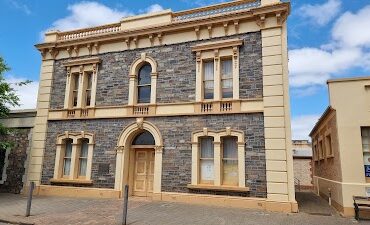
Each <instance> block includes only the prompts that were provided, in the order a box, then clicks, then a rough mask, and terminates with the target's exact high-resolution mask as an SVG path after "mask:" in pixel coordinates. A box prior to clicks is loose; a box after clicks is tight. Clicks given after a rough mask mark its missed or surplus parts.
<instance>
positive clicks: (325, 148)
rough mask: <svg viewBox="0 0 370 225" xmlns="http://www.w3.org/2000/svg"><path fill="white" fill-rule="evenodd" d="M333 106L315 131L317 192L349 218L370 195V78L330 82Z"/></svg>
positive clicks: (312, 133)
mask: <svg viewBox="0 0 370 225" xmlns="http://www.w3.org/2000/svg"><path fill="white" fill-rule="evenodd" d="M328 87H329V96H330V106H329V107H328V108H327V110H326V111H325V113H324V114H323V115H322V116H321V118H320V120H319V121H318V123H317V124H316V125H315V127H314V128H313V130H312V131H311V134H310V136H311V138H312V145H313V158H314V163H313V165H314V169H313V181H314V188H315V191H317V193H318V194H319V195H321V196H323V197H324V198H325V199H329V198H330V202H331V204H332V205H333V206H334V207H335V208H336V209H337V210H338V211H340V212H341V213H342V214H343V215H345V216H351V215H354V209H353V196H369V195H370V183H369V182H370V160H369V158H370V149H369V146H370V77H359V78H348V79H336V80H329V81H328Z"/></svg>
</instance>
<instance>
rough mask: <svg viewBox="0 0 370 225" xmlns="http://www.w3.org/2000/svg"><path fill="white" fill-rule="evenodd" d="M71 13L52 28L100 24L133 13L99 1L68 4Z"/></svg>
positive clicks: (64, 28)
mask: <svg viewBox="0 0 370 225" xmlns="http://www.w3.org/2000/svg"><path fill="white" fill-rule="evenodd" d="M67 9H68V11H69V12H70V15H68V16H67V17H64V18H62V19H59V20H57V21H55V22H54V23H53V25H52V27H51V29H55V30H60V31H66V30H72V29H78V28H85V27H91V26H98V25H103V24H108V23H114V22H118V21H120V20H121V19H122V18H123V17H126V16H130V15H133V13H131V12H129V11H118V10H116V9H111V8H109V7H107V6H105V5H103V4H100V3H98V2H85V1H83V2H79V3H76V4H73V5H69V6H68V8H67Z"/></svg>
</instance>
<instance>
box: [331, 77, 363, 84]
mask: <svg viewBox="0 0 370 225" xmlns="http://www.w3.org/2000/svg"><path fill="white" fill-rule="evenodd" d="M362 80H370V76H361V77H348V78H339V79H330V80H328V81H327V83H328V84H329V83H336V82H350V81H362Z"/></svg>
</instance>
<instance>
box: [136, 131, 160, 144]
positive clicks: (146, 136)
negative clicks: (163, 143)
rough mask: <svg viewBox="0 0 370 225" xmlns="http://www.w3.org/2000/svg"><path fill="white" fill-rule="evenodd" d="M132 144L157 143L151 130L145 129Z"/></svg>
mask: <svg viewBox="0 0 370 225" xmlns="http://www.w3.org/2000/svg"><path fill="white" fill-rule="evenodd" d="M132 145H155V140H154V137H153V135H152V134H151V133H150V132H149V131H144V132H143V133H141V134H139V135H137V136H136V137H135V139H134V141H133V142H132Z"/></svg>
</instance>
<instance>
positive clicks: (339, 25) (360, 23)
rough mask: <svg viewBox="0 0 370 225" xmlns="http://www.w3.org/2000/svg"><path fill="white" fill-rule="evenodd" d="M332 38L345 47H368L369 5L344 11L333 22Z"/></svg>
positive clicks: (369, 30) (369, 31)
mask: <svg viewBox="0 0 370 225" xmlns="http://www.w3.org/2000/svg"><path fill="white" fill-rule="evenodd" d="M332 35H333V39H334V40H335V41H337V42H339V43H340V44H341V45H344V46H345V47H347V46H349V47H370V5H368V6H366V7H364V8H362V9H361V10H360V11H358V13H352V12H346V13H344V14H343V15H342V16H341V17H340V18H339V19H338V20H337V21H336V23H335V25H334V28H333V33H332Z"/></svg>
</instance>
